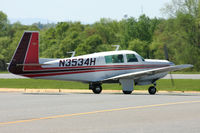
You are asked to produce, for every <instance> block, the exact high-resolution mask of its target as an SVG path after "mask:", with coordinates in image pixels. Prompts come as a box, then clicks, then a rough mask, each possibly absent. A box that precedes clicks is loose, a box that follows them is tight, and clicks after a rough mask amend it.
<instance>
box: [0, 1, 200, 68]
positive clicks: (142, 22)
mask: <svg viewBox="0 0 200 133" xmlns="http://www.w3.org/2000/svg"><path fill="white" fill-rule="evenodd" d="M162 12H163V14H164V15H165V16H166V17H165V18H149V17H148V16H146V15H145V14H142V15H141V16H140V17H139V18H137V19H136V18H134V17H124V18H123V19H122V20H120V21H117V20H112V19H109V18H102V19H100V21H97V22H95V23H93V24H82V23H81V22H58V23H57V24H41V23H34V24H32V25H28V26H27V25H22V24H21V23H20V22H16V23H14V24H10V23H9V20H8V18H7V15H6V14H5V13H4V12H2V11H0V70H6V68H7V65H6V63H9V61H10V59H11V58H12V55H13V53H14V51H15V49H16V47H17V45H18V43H19V41H20V39H21V36H22V34H23V32H24V31H25V30H28V31H31V30H33V31H39V32H40V57H43V58H65V57H70V56H71V55H70V54H69V53H67V52H69V51H76V55H83V54H90V53H94V52H100V51H110V50H114V49H115V47H113V45H120V49H121V50H122V49H123V50H124V49H129V50H133V51H136V52H138V53H139V54H140V55H142V56H143V57H144V58H155V59H165V54H164V47H165V46H166V47H167V49H168V53H169V60H170V61H172V62H174V63H175V64H193V65H194V68H191V69H190V70H189V71H200V0H172V2H170V3H168V4H167V5H165V7H164V8H163V9H162Z"/></svg>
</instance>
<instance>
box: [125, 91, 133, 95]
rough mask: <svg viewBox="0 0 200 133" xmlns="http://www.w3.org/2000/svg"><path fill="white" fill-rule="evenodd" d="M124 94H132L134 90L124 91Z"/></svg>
mask: <svg viewBox="0 0 200 133" xmlns="http://www.w3.org/2000/svg"><path fill="white" fill-rule="evenodd" d="M123 93H124V94H131V93H132V91H123Z"/></svg>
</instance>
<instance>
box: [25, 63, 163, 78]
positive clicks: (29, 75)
mask: <svg viewBox="0 0 200 133" xmlns="http://www.w3.org/2000/svg"><path fill="white" fill-rule="evenodd" d="M163 67H164V66H163ZM149 68H159V67H144V66H143V67H139V68H128V67H126V68H116V69H101V70H80V71H72V72H51V73H36V74H23V75H22V76H26V77H43V76H56V75H66V74H79V73H90V72H101V71H116V70H131V69H149Z"/></svg>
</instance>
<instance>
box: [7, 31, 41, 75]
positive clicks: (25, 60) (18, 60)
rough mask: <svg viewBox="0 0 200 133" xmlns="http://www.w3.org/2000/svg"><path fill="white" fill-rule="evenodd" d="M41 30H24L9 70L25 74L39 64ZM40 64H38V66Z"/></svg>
mask: <svg viewBox="0 0 200 133" xmlns="http://www.w3.org/2000/svg"><path fill="white" fill-rule="evenodd" d="M38 50H39V32H32V31H30V32H29V31H26V32H24V34H23V36H22V38H21V41H20V43H19V45H18V47H17V49H16V51H15V53H14V55H13V58H12V60H11V62H10V65H9V67H8V70H9V72H11V73H14V74H23V73H24V71H26V70H34V69H35V68H37V67H38V66H39V51H38ZM37 65H38V66H37Z"/></svg>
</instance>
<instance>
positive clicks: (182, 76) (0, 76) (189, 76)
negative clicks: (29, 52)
mask: <svg viewBox="0 0 200 133" xmlns="http://www.w3.org/2000/svg"><path fill="white" fill-rule="evenodd" d="M172 77H173V79H200V74H172ZM19 78H26V77H22V76H18V75H14V74H10V73H9V74H0V79H19ZM163 79H171V78H170V75H169V74H168V75H167V76H165V77H164V78H163Z"/></svg>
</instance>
